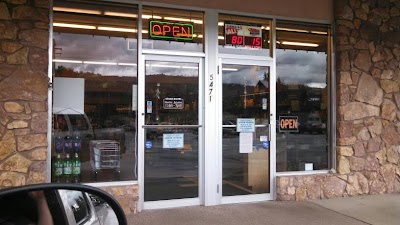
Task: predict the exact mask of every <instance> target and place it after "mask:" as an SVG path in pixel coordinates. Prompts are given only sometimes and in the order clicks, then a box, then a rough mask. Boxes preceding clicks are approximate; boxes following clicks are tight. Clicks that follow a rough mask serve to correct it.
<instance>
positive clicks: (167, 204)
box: [138, 51, 204, 210]
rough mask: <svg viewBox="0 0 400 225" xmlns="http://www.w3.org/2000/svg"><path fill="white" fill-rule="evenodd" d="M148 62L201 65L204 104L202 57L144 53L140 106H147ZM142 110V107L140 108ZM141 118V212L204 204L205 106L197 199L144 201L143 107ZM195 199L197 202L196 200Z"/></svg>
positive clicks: (143, 108) (201, 121)
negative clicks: (146, 80) (146, 67)
mask: <svg viewBox="0 0 400 225" xmlns="http://www.w3.org/2000/svg"><path fill="white" fill-rule="evenodd" d="M148 60H155V61H163V62H177V63H180V62H188V63H197V64H198V65H199V74H198V75H199V77H198V79H199V84H198V88H199V103H200V104H202V103H203V95H204V91H203V79H204V72H203V71H204V63H203V61H204V59H203V58H202V57H193V56H182V55H179V56H175V55H163V54H155V55H154V54H145V52H144V51H143V54H142V55H141V61H140V64H139V71H140V72H139V75H138V78H139V84H138V86H139V93H138V98H139V100H138V104H139V105H145V90H146V87H145V85H146V82H145V79H146V70H145V65H146V61H148ZM139 108H140V107H139ZM139 110H140V113H139V118H140V120H139V121H140V123H138V129H139V134H140V137H139V138H138V143H139V144H138V152H139V159H138V160H140V161H139V165H140V167H139V174H140V178H139V190H140V191H139V193H140V194H139V205H140V210H142V209H155V208H171V207H181V206H189V205H200V204H201V203H202V198H203V196H204V194H203V193H204V188H203V187H204V183H202V182H203V180H204V173H203V172H202V170H203V166H204V163H202V162H203V161H204V155H203V152H204V151H203V142H204V139H203V106H202V105H199V109H198V110H199V111H198V113H199V115H198V117H199V118H198V125H199V127H198V128H197V129H199V140H198V142H199V151H198V152H199V153H198V154H199V155H198V157H199V161H198V163H199V167H198V179H199V181H198V182H199V187H198V194H199V196H198V197H197V198H188V199H179V200H161V201H147V202H146V201H144V188H145V187H144V183H145V182H144V179H145V177H144V165H145V157H144V151H145V148H144V137H145V129H146V128H145V127H144V125H145V119H144V118H145V115H146V113H145V107H142V109H139ZM194 199H195V200H194Z"/></svg>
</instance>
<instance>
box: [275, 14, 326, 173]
mask: <svg viewBox="0 0 400 225" xmlns="http://www.w3.org/2000/svg"><path fill="white" fill-rule="evenodd" d="M328 34H329V28H328V27H326V26H316V25H309V24H300V23H291V22H286V21H277V25H276V41H277V43H276V46H277V49H276V75H277V81H276V113H277V120H278V121H277V127H276V129H277V135H276V146H277V149H276V170H277V172H284V171H310V170H324V169H329V166H330V164H329V148H328V135H329V132H328V129H327V127H328V123H329V118H328V110H329V104H330V102H329V101H328V99H329V98H328V85H329V82H328V77H329V72H328V71H329V69H328V68H329V57H328V54H329V46H328V43H329V42H328V38H329V36H328Z"/></svg>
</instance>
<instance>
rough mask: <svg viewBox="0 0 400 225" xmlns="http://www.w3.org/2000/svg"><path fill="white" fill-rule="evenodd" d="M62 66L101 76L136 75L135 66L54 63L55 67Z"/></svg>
mask: <svg viewBox="0 0 400 225" xmlns="http://www.w3.org/2000/svg"><path fill="white" fill-rule="evenodd" d="M59 66H63V67H66V68H70V69H73V70H74V71H75V72H77V73H79V72H82V73H85V72H86V73H93V74H98V75H101V76H116V77H137V67H136V66H114V65H92V64H75V63H56V64H55V69H57V67H59Z"/></svg>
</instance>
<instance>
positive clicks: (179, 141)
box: [163, 134, 183, 148]
mask: <svg viewBox="0 0 400 225" xmlns="http://www.w3.org/2000/svg"><path fill="white" fill-rule="evenodd" d="M163 148H183V134H163Z"/></svg>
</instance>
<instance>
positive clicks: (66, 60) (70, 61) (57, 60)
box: [53, 59, 82, 63]
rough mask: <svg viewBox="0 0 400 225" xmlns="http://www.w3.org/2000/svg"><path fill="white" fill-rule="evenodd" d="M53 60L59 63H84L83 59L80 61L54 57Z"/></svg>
mask: <svg viewBox="0 0 400 225" xmlns="http://www.w3.org/2000/svg"><path fill="white" fill-rule="evenodd" d="M53 62H58V63H82V61H79V60H68V59H53Z"/></svg>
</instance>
